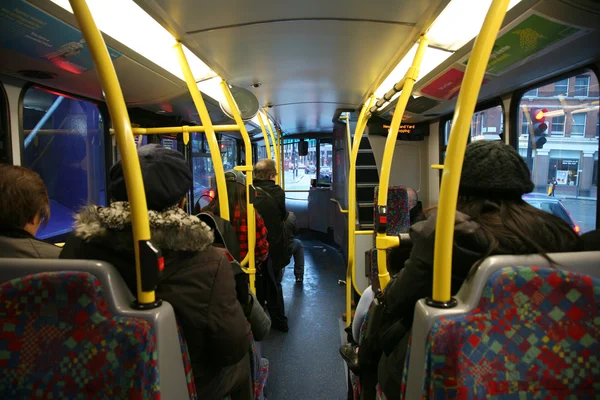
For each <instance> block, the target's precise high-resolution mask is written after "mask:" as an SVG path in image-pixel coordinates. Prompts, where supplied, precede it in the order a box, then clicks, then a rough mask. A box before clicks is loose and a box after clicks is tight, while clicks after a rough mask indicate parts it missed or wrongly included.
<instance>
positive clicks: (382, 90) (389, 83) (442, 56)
mask: <svg viewBox="0 0 600 400" xmlns="http://www.w3.org/2000/svg"><path fill="white" fill-rule="evenodd" d="M417 47H418V44H415V45H414V46H413V47H412V48H411V49H410V51H409V52H408V53H407V54H406V55H405V56H404V58H403V59H402V61H400V63H399V64H398V65H397V66H396V68H394V70H393V71H392V72H391V73H390V74H389V75H388V77H387V78H386V79H385V81H383V83H382V84H381V85H380V86H379V88H377V90H376V91H375V96H376V97H377V98H382V97H383V95H384V94H386V93H387V91H388V90H390V89H391V88H392V87H394V85H395V84H396V83H398V82H399V81H400V80H401V79H402V78H404V75H405V74H406V71H408V69H409V68H410V66H411V65H412V62H413V60H414V58H415V54H416V53H417ZM451 55H452V53H451V52H448V51H443V50H438V49H433V48H428V49H426V50H425V55H424V57H423V61H422V62H421V68H420V70H419V77H423V76H425V75H427V74H428V73H430V72H431V71H432V70H433V69H434V68H435V67H437V66H438V65H440V64H441V63H442V62H444V61H445V60H446V59H447V58H448V57H450V56H451ZM417 80H418V79H417ZM398 96H399V94H398V93H396V95H395V96H394V97H393V98H392V101H393V100H394V99H395V98H396V97H398Z"/></svg>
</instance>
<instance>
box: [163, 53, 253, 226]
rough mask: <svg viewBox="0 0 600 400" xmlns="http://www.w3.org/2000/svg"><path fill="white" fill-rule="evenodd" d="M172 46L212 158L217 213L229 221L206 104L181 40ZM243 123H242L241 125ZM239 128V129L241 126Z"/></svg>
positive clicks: (223, 176) (225, 188) (223, 173)
mask: <svg viewBox="0 0 600 400" xmlns="http://www.w3.org/2000/svg"><path fill="white" fill-rule="evenodd" d="M174 47H175V51H176V52H177V58H178V60H179V65H180V66H181V70H182V71H183V75H184V76H185V81H186V83H187V86H188V90H189V91H190V95H191V96H192V100H193V101H194V105H195V106H196V110H197V111H198V115H199V116H200V121H201V122H202V126H203V127H204V132H205V136H206V141H207V142H208V147H209V149H210V157H211V159H212V163H213V168H214V170H215V180H216V182H217V193H218V194H219V214H220V217H221V218H223V219H224V220H226V221H229V220H230V215H229V202H228V196H227V184H226V182H225V171H224V170H223V161H222V160H221V150H220V148H219V143H218V142H217V136H216V135H215V129H214V127H213V124H212V121H211V119H210V114H209V113H208V109H207V108H206V104H204V99H203V98H202V94H201V93H200V90H199V89H198V86H197V85H196V79H195V78H194V75H193V74H192V70H191V69H190V65H189V63H188V61H187V58H186V56H185V53H184V52H183V47H182V45H181V42H177V43H176V44H175V46H174ZM243 125H244V124H242V126H243ZM239 128H240V129H241V127H239Z"/></svg>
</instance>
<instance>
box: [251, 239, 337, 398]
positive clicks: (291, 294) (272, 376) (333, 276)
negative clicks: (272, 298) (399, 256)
mask: <svg viewBox="0 0 600 400" xmlns="http://www.w3.org/2000/svg"><path fill="white" fill-rule="evenodd" d="M300 239H301V240H302V242H303V244H304V256H305V272H304V283H303V284H298V283H296V282H295V277H294V261H293V258H292V262H291V263H290V264H289V265H288V266H287V267H286V269H285V273H284V278H283V283H282V284H283V293H284V301H285V310H286V315H287V317H288V325H289V332H287V333H282V332H280V331H277V330H275V329H272V330H271V332H270V333H269V335H268V336H267V338H266V339H265V341H264V342H263V343H262V346H263V355H264V357H266V358H267V359H268V360H269V378H268V381H267V387H266V391H265V394H266V396H267V398H268V400H313V399H314V400H329V399H331V400H340V399H345V398H346V393H347V386H346V378H345V374H346V369H345V364H344V362H343V360H342V358H341V357H340V355H339V353H338V347H339V346H340V342H341V338H340V321H341V314H342V312H343V311H344V304H345V300H344V296H345V288H344V286H341V285H338V280H340V279H345V265H344V259H343V257H342V255H341V254H340V253H339V252H338V250H336V249H335V248H333V247H330V246H328V245H326V244H324V243H323V242H321V241H318V240H316V239H315V238H314V236H313V235H311V234H310V233H308V234H304V233H303V234H302V235H301V237H300Z"/></svg>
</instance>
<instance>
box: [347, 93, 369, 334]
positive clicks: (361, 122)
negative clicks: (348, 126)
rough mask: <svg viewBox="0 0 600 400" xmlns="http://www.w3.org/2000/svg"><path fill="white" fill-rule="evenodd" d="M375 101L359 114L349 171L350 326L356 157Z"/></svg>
mask: <svg viewBox="0 0 600 400" xmlns="http://www.w3.org/2000/svg"><path fill="white" fill-rule="evenodd" d="M374 103H375V96H371V97H369V99H368V100H367V102H366V103H365V104H364V105H363V107H362V110H361V111H360V114H359V116H358V122H357V123H356V128H355V130H354V142H353V143H348V146H351V150H352V152H351V154H350V170H349V171H348V267H347V269H346V326H350V323H351V319H352V318H351V316H352V314H351V312H352V285H354V288H355V290H356V292H357V293H358V294H361V293H360V291H359V290H358V288H357V287H356V265H355V260H354V255H355V253H356V158H357V157H358V149H359V148H360V141H361V139H362V135H363V132H364V130H365V127H366V126H367V111H368V110H369V109H370V108H371V107H372V106H373V104H374Z"/></svg>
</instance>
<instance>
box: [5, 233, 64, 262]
mask: <svg viewBox="0 0 600 400" xmlns="http://www.w3.org/2000/svg"><path fill="white" fill-rule="evenodd" d="M59 254H60V247H57V246H55V245H53V244H50V243H46V242H43V241H41V240H39V239H36V238H35V236H33V235H32V234H30V233H29V232H27V231H25V230H23V229H17V228H9V227H1V226H0V257H4V258H58V255H59Z"/></svg>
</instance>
